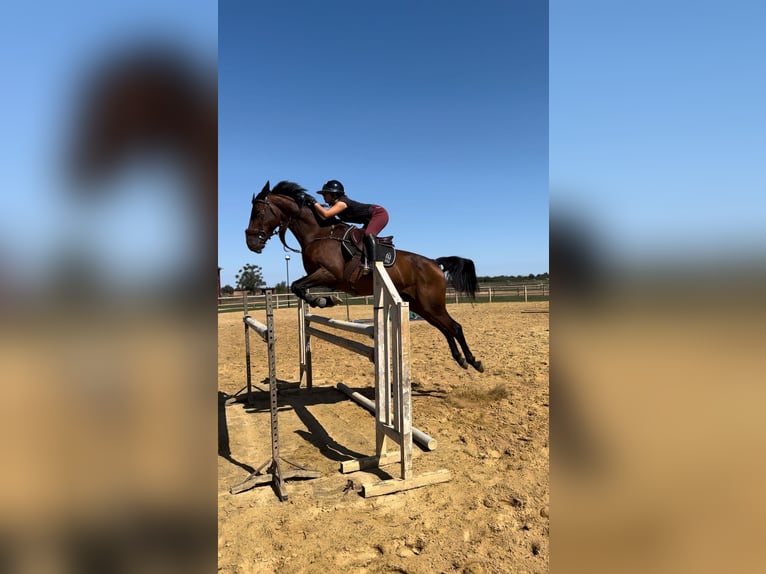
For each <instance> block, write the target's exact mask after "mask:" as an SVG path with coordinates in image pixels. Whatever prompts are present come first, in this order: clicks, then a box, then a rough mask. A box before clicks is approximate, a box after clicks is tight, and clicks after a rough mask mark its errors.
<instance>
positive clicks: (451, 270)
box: [436, 256, 479, 299]
mask: <svg viewBox="0 0 766 574" xmlns="http://www.w3.org/2000/svg"><path fill="white" fill-rule="evenodd" d="M436 262H437V263H438V264H439V265H440V266H441V268H442V271H444V275H445V276H446V277H447V282H448V283H449V284H450V285H452V286H453V287H454V288H455V289H456V290H457V291H458V292H459V293H462V294H463V295H467V296H468V297H470V298H471V299H475V297H476V292H477V291H478V290H479V282H478V280H477V279H476V267H475V266H474V264H473V261H471V260H470V259H465V258H464V257H454V256H452V257H439V258H437V259H436Z"/></svg>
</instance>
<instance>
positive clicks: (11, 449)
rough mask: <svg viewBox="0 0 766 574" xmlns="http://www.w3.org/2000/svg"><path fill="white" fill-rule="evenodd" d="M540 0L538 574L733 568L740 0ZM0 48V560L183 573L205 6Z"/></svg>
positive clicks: (81, 19) (737, 452) (201, 260)
mask: <svg viewBox="0 0 766 574" xmlns="http://www.w3.org/2000/svg"><path fill="white" fill-rule="evenodd" d="M549 6H550V96H549V106H550V134H549V136H550V142H549V145H550V148H549V153H550V157H549V161H550V165H549V170H550V188H551V190H550V209H551V243H550V245H551V253H550V258H551V274H552V284H553V290H554V295H553V297H552V314H551V323H552V327H551V333H552V335H551V349H552V350H551V363H550V364H551V388H552V392H551V396H552V408H551V444H552V448H551V457H552V458H551V478H552V480H551V484H552V492H551V501H552V504H551V506H552V513H551V524H552V528H551V532H552V543H551V549H552V551H551V565H552V571H554V572H563V571H566V572H591V573H592V572H632V571H635V572H707V571H720V570H722V569H723V570H726V571H737V572H760V571H762V565H763V563H764V558H766V557H764V552H765V551H764V550H763V545H762V544H760V539H761V538H762V536H761V534H762V528H763V527H762V525H763V524H764V521H763V518H764V515H766V504H764V502H765V501H764V497H763V495H762V493H761V484H762V483H763V476H764V473H763V463H762V459H761V453H762V452H763V450H764V445H766V426H764V424H763V422H762V411H763V405H764V396H763V395H764V385H763V378H764V375H763V373H764V372H765V370H764V366H765V365H764V359H763V355H762V354H761V348H762V346H763V342H764V340H765V338H764V336H763V335H764V332H763V331H764V325H766V323H765V322H764V317H763V315H764V306H763V304H762V301H761V298H762V294H763V292H764V272H765V271H766V269H765V267H766V265H765V263H766V257H765V255H766V254H765V253H764V249H765V247H766V246H765V245H764V229H765V227H764V225H763V222H764V221H766V205H764V201H766V200H765V199H764V198H766V193H764V191H766V190H764V189H763V186H764V183H763V181H764V180H763V177H762V174H761V171H762V169H761V167H760V164H761V163H762V157H763V156H764V147H765V145H764V144H765V143H766V142H765V141H764V133H766V130H765V129H764V128H766V125H765V124H766V121H765V120H766V118H764V112H763V105H762V102H763V101H764V95H766V94H765V93H764V92H765V91H766V86H765V85H764V80H763V77H762V74H760V73H759V70H760V69H761V67H762V65H761V61H760V59H761V57H760V55H761V54H763V53H764V48H765V47H766V46H764V42H766V40H764V36H763V34H762V30H761V28H762V23H763V22H764V20H765V19H766V8H764V7H763V6H762V5H761V4H758V3H755V2H746V1H734V2H726V3H724V2H722V1H716V0H711V1H706V2H696V3H693V4H692V3H689V2H675V3H670V4H668V3H666V2H659V1H656V0H651V1H649V2H642V3H640V4H634V5H626V4H625V3H612V2H599V1H596V0H585V1H583V2H577V3H570V2H564V1H563V0H553V1H551V2H550V3H549ZM0 32H1V33H0V39H1V40H0V41H1V42H3V49H2V50H0V59H2V69H3V71H4V73H5V78H4V80H5V81H4V82H3V98H2V108H0V109H1V110H2V122H3V124H2V125H3V128H4V129H3V135H4V137H3V138H0V151H1V152H2V153H0V157H2V165H3V169H2V176H1V177H2V189H3V203H2V209H0V313H2V316H1V320H0V339H1V341H0V354H1V355H2V356H0V365H1V367H0V381H1V382H2V384H1V385H0V389H2V395H1V396H0V399H1V400H0V443H1V452H2V453H3V455H4V457H3V458H4V460H5V461H10V462H6V464H4V465H3V472H2V473H0V508H2V512H0V571H2V572H48V571H60V572H108V571H115V570H119V571H141V572H143V571H149V570H152V569H153V570H155V571H163V572H164V571H168V572H172V571H183V572H189V571H195V570H199V571H211V570H212V569H213V568H214V567H215V566H214V560H215V551H216V536H215V524H216V521H215V511H216V510H215V509H216V492H217V487H216V484H215V476H216V475H215V454H214V453H215V450H214V449H215V444H214V438H213V437H214V433H213V432H212V429H213V428H214V425H215V422H216V421H215V416H216V411H215V410H214V407H215V405H214V403H213V401H214V400H215V399H216V397H215V393H214V389H215V386H214V385H215V382H214V381H215V377H216V327H215V325H216V312H215V300H214V299H213V297H212V295H211V294H212V289H213V271H212V270H213V267H214V264H215V263H216V261H214V258H215V257H214V253H215V224H214V223H213V221H214V217H215V203H214V202H215V201H216V192H217V169H216V168H217V147H216V144H217V140H216V137H217V132H216V129H217V109H216V107H217V95H216V60H217V4H216V3H213V2H194V3H185V2H184V3H182V2H167V1H165V0H163V1H162V2H132V3H122V4H119V3H118V4H114V3H97V2H84V1H81V0H74V1H72V2H68V3H45V2H43V3H36V4H34V5H22V4H21V3H4V4H3V5H2V7H0ZM200 294H204V296H200Z"/></svg>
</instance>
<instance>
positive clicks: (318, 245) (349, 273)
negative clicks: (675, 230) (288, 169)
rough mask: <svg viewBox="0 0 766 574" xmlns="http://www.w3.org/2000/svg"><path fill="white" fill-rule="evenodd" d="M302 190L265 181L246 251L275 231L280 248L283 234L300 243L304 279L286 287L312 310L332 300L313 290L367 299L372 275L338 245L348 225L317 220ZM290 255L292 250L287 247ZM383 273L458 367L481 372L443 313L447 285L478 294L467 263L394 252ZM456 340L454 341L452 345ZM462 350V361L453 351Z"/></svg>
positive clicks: (334, 300)
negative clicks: (444, 344)
mask: <svg viewBox="0 0 766 574" xmlns="http://www.w3.org/2000/svg"><path fill="white" fill-rule="evenodd" d="M307 199H311V198H310V197H308V196H307V195H306V190H305V189H304V188H302V187H301V186H300V185H298V184H297V183H293V182H290V181H281V182H279V183H278V184H277V185H275V186H274V189H271V186H270V182H268V181H267V182H266V185H265V186H264V187H263V189H262V190H261V192H260V193H259V194H258V195H257V196H256V195H255V194H253V199H252V211H251V213H250V222H249V224H248V227H247V229H246V230H245V239H246V242H247V247H248V249H250V250H251V251H254V252H255V253H261V252H262V251H263V248H264V247H265V246H266V242H267V241H268V240H269V239H270V238H271V237H273V236H274V235H275V234H277V233H279V237H280V239H281V241H282V244H283V245H284V246H285V247H286V248H288V249H291V248H289V247H288V246H287V243H286V242H285V233H286V231H287V230H289V231H290V232H292V234H293V235H294V236H295V238H296V240H297V241H298V243H299V244H300V247H301V250H300V253H301V255H302V259H303V267H304V269H305V270H306V273H307V275H306V276H305V277H302V278H300V279H298V280H296V281H295V282H293V284H292V285H291V286H290V289H291V290H292V292H293V293H294V294H295V295H296V296H297V297H299V298H300V299H303V300H304V301H306V302H307V303H308V304H309V305H310V306H312V307H320V308H323V307H332V306H333V305H335V304H337V303H339V302H340V301H339V300H337V298H332V297H317V296H314V295H312V294H311V293H309V289H311V288H313V287H324V288H328V289H332V290H338V291H343V292H344V293H348V294H349V295H372V292H373V285H372V274H364V273H362V269H361V267H362V264H361V256H360V255H354V256H350V255H349V254H347V253H346V254H344V251H343V249H342V247H341V242H342V240H343V237H344V235H345V234H346V232H347V231H348V230H349V228H350V227H352V226H350V225H348V224H346V223H343V222H342V221H340V220H339V219H336V218H330V219H327V220H324V219H322V218H321V217H319V216H318V215H317V214H316V212H315V211H314V209H313V207H311V206H310V205H309V203H308V201H307ZM292 250H293V251H296V250H294V249H292ZM388 274H389V276H390V277H391V280H392V281H393V283H394V285H395V286H396V288H397V290H398V291H399V294H400V295H401V297H402V299H403V300H404V301H407V302H408V303H409V305H410V309H411V310H412V311H414V312H415V313H417V314H418V315H420V316H421V317H423V319H425V320H426V321H427V322H428V323H430V324H431V325H433V326H434V327H436V328H437V329H438V330H439V331H440V332H441V333H442V334H443V335H444V337H445V338H446V339H447V344H448V345H449V348H450V352H451V353H452V357H453V358H454V359H455V361H457V363H458V364H459V365H460V366H461V367H463V368H464V369H467V368H468V365H471V366H472V367H473V368H474V369H476V370H477V371H479V372H483V371H484V366H483V365H482V363H481V361H477V360H476V358H475V357H474V356H473V353H471V350H470V349H469V348H468V343H466V340H465V336H464V335H463V328H462V327H461V326H460V323H458V322H457V321H455V320H454V319H453V318H452V317H451V316H450V315H449V313H448V312H447V308H446V299H447V292H446V291H447V281H448V280H449V282H450V284H451V285H452V286H453V287H454V288H455V289H456V290H457V291H458V292H461V293H463V294H465V295H467V296H469V297H470V298H474V297H475V294H476V291H477V290H478V284H477V279H476V270H475V267H474V263H473V261H471V260H470V259H465V258H462V257H455V256H452V257H440V258H437V259H429V258H427V257H424V256H422V255H418V254H417V253H411V252H409V251H401V250H398V249H397V250H396V258H395V260H394V263H393V265H392V266H391V267H390V268H389V269H388ZM456 341H457V343H456ZM458 344H459V345H460V349H462V352H463V355H465V357H463V356H462V355H461V354H460V351H459V350H458Z"/></svg>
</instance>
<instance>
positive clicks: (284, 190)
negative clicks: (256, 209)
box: [255, 181, 343, 227]
mask: <svg viewBox="0 0 766 574" xmlns="http://www.w3.org/2000/svg"><path fill="white" fill-rule="evenodd" d="M272 193H273V194H276V195H284V196H287V197H289V198H290V199H292V200H293V201H295V203H297V204H298V207H303V206H304V205H306V202H305V200H304V199H303V198H302V197H301V196H302V195H303V194H305V193H308V192H307V191H306V189H305V188H304V187H301V186H300V185H298V184H297V183H295V182H292V181H280V182H279V183H278V184H276V185H275V186H274V187H273V188H271V191H268V190H267V189H266V188H264V189H263V190H262V191H261V192H260V193H259V194H258V195H257V196H256V197H255V199H256V200H265V199H266V196H267V195H269V194H272ZM311 211H312V213H313V215H314V217H315V218H316V221H317V223H318V224H319V226H320V227H327V226H329V225H343V222H342V221H341V220H340V219H338V218H337V217H331V218H329V219H322V218H321V217H319V216H318V215H317V214H316V213H315V212H314V210H313V209H312V210H311Z"/></svg>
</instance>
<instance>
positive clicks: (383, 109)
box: [218, 0, 548, 285]
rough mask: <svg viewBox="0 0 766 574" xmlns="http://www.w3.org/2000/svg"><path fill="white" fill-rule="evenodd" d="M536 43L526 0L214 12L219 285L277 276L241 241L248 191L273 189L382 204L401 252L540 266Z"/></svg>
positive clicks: (543, 214)
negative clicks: (337, 186) (289, 187)
mask: <svg viewBox="0 0 766 574" xmlns="http://www.w3.org/2000/svg"><path fill="white" fill-rule="evenodd" d="M547 33H548V22H547V7H546V3H545V2H539V1H538V0H524V1H514V2H507V1H485V2H476V3H468V2H460V3H444V2H436V1H426V2H415V3H413V2H387V3H385V4H375V3H365V2H355V1H336V2H324V3H318V2H308V1H306V2H284V3H282V2H241V1H226V2H221V3H220V7H219V214H218V223H219V232H218V253H219V264H220V265H221V266H222V267H223V271H222V275H221V277H222V282H223V283H224V284H226V283H230V284H232V285H233V284H234V276H235V274H236V272H237V271H238V270H239V269H240V268H241V267H242V266H243V265H244V264H245V263H254V264H256V265H260V266H261V268H262V269H263V273H264V278H265V279H266V282H267V283H268V284H275V283H277V282H279V281H284V280H285V274H286V270H285V260H284V255H285V252H284V251H283V248H282V246H281V244H280V243H279V240H278V239H277V238H273V239H272V240H271V241H270V242H269V244H268V245H267V247H266V249H265V250H264V252H263V253H262V254H255V253H252V252H250V251H248V250H247V247H246V245H245V242H244V229H245V227H246V225H247V220H248V217H249V214H250V198H251V196H252V194H253V193H254V192H255V193H257V192H258V191H260V189H261V187H262V186H263V184H264V183H265V182H266V180H270V181H271V183H272V185H273V184H275V183H276V182H278V181H280V180H283V179H287V180H292V181H295V182H297V183H299V184H301V185H302V186H304V187H306V188H307V189H309V190H310V191H316V190H318V189H319V188H320V187H321V186H322V184H323V183H324V182H325V181H327V180H328V179H339V180H341V181H342V182H343V184H344V185H345V187H346V191H347V193H348V194H349V196H350V197H352V198H354V199H357V200H359V201H364V202H369V203H379V204H382V205H383V206H385V207H386V208H387V209H388V211H389V213H390V216H391V219H390V222H389V224H388V226H387V227H386V229H385V231H384V233H385V234H393V235H394V240H395V243H396V244H397V246H398V247H400V248H402V249H406V250H408V251H415V252H418V253H421V254H423V255H426V256H429V257H439V256H444V255H461V256H464V257H469V258H471V259H473V260H474V261H475V262H476V268H477V273H478V274H479V275H501V274H522V273H523V274H528V273H543V272H546V271H548V171H547V170H548V166H547V154H548V70H547V66H548V52H547V50H548V37H547ZM288 237H289V238H290V239H292V242H293V244H294V243H295V241H294V239H293V238H292V236H291V235H289V234H288ZM290 266H291V268H290V279H291V281H294V280H295V279H297V278H298V277H299V276H301V275H303V270H302V268H300V267H301V266H300V260H299V258H298V257H296V256H294V255H293V258H292V260H291V262H290Z"/></svg>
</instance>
